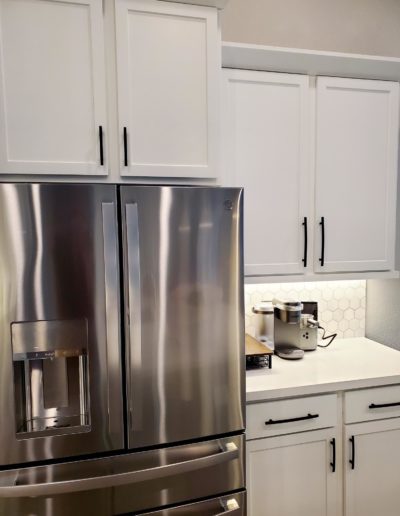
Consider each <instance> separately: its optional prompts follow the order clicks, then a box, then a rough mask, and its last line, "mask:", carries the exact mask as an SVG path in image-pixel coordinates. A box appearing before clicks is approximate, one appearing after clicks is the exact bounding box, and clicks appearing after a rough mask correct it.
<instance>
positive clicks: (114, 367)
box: [102, 202, 123, 443]
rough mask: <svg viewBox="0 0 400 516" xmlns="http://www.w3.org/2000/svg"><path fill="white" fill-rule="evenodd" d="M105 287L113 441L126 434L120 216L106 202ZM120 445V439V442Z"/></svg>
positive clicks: (108, 384)
mask: <svg viewBox="0 0 400 516" xmlns="http://www.w3.org/2000/svg"><path fill="white" fill-rule="evenodd" d="M102 215H103V246H104V248H103V249H104V284H105V317H106V357H107V409H108V428H109V431H110V434H111V435H112V438H116V439H118V437H119V434H122V432H123V430H122V426H121V425H122V420H123V415H122V407H121V404H120V402H119V401H118V400H120V399H122V393H121V388H120V382H119V380H118V379H119V378H120V377H121V369H122V366H121V356H120V338H121V335H120V324H119V316H120V302H119V263H118V240H117V220H116V219H117V216H116V206H115V203H114V202H103V203H102ZM116 442H117V443H118V440H117V441H116Z"/></svg>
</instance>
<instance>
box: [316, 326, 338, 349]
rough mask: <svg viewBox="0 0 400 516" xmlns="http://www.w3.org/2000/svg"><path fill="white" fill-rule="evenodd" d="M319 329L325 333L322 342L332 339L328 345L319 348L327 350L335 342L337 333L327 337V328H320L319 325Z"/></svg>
mask: <svg viewBox="0 0 400 516" xmlns="http://www.w3.org/2000/svg"><path fill="white" fill-rule="evenodd" d="M318 329H319V330H322V331H323V332H324V333H323V335H322V340H328V339H330V341H329V342H328V344H325V345H322V344H318V347H319V348H327V347H328V346H330V345H331V344H332V342H333V341H334V340H335V338H336V337H337V333H332V334H331V335H326V330H325V328H323V327H322V326H320V325H319V324H318Z"/></svg>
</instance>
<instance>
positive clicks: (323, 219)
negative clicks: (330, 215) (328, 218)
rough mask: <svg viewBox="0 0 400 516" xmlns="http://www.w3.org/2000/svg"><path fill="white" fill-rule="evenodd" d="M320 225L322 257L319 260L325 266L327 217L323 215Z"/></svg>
mask: <svg viewBox="0 0 400 516" xmlns="http://www.w3.org/2000/svg"><path fill="white" fill-rule="evenodd" d="M319 225H320V226H321V258H320V259H319V261H320V262H321V267H323V266H324V264H325V217H321V222H320V223H319Z"/></svg>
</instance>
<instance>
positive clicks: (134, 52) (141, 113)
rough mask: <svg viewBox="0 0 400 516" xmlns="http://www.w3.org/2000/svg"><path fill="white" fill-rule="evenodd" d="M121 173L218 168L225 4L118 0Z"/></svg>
mask: <svg viewBox="0 0 400 516" xmlns="http://www.w3.org/2000/svg"><path fill="white" fill-rule="evenodd" d="M116 26H117V66H118V103H119V123H120V129H121V135H120V144H121V148H120V151H121V152H120V158H121V174H122V175H123V176H153V177H157V176H158V177H160V176H161V177H162V176H163V177H198V178H211V177H214V176H215V160H216V145H217V139H216V138H217V125H218V124H217V120H218V101H217V93H218V85H219V79H218V78H219V62H220V58H219V53H220V46H219V43H220V35H219V31H218V25H217V10H216V9H214V8H211V7H199V6H195V5H184V4H178V3H171V2H164V1H157V0H155V1H153V0H117V2H116Z"/></svg>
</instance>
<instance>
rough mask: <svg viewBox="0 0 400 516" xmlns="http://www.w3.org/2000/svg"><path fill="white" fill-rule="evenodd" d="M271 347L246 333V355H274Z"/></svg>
mask: <svg viewBox="0 0 400 516" xmlns="http://www.w3.org/2000/svg"><path fill="white" fill-rule="evenodd" d="M273 353H274V352H273V351H272V349H271V348H269V347H268V346H266V345H265V344H262V343H261V342H260V341H258V340H257V339H255V338H254V337H252V336H251V335H249V334H248V333H246V355H273Z"/></svg>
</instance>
